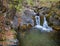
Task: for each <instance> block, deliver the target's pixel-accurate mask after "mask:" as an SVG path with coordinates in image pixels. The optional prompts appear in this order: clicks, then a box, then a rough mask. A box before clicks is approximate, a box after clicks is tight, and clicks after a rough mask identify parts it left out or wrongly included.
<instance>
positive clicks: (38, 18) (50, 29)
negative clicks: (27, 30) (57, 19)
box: [35, 16, 52, 32]
mask: <svg viewBox="0 0 60 46" xmlns="http://www.w3.org/2000/svg"><path fill="white" fill-rule="evenodd" d="M35 19H36V26H35V28H38V29H40V30H41V32H43V31H46V32H50V31H52V28H51V27H49V26H48V23H47V20H46V17H45V16H44V23H43V26H41V25H40V17H39V16H35Z"/></svg>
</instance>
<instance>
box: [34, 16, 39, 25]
mask: <svg viewBox="0 0 60 46" xmlns="http://www.w3.org/2000/svg"><path fill="white" fill-rule="evenodd" d="M35 19H36V25H40V17H39V16H35Z"/></svg>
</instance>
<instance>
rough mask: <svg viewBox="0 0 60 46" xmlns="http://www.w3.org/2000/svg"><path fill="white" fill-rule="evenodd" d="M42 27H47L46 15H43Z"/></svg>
mask: <svg viewBox="0 0 60 46" xmlns="http://www.w3.org/2000/svg"><path fill="white" fill-rule="evenodd" d="M43 27H44V28H48V23H47V21H46V17H45V16H44V23H43Z"/></svg>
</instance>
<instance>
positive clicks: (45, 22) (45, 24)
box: [43, 16, 52, 32]
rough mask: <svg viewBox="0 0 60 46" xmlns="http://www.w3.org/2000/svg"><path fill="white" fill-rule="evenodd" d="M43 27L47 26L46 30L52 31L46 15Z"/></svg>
mask: <svg viewBox="0 0 60 46" xmlns="http://www.w3.org/2000/svg"><path fill="white" fill-rule="evenodd" d="M43 28H46V31H47V32H50V31H52V28H51V27H49V26H48V23H47V20H46V17H45V16H44V23H43Z"/></svg>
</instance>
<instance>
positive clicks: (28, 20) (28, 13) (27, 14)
mask: <svg viewBox="0 0 60 46" xmlns="http://www.w3.org/2000/svg"><path fill="white" fill-rule="evenodd" d="M35 14H36V13H35V12H34V11H33V10H31V9H25V10H24V11H23V14H22V16H21V19H22V22H21V25H23V24H27V25H28V24H31V25H32V26H34V21H33V19H32V17H33V16H35Z"/></svg>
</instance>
